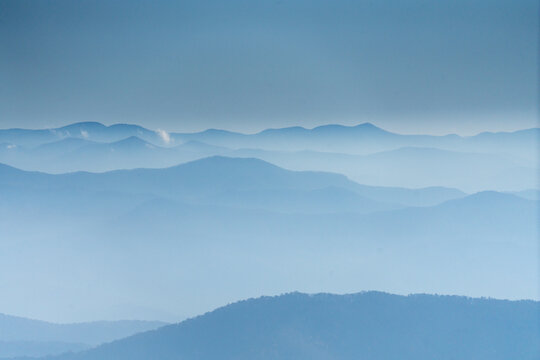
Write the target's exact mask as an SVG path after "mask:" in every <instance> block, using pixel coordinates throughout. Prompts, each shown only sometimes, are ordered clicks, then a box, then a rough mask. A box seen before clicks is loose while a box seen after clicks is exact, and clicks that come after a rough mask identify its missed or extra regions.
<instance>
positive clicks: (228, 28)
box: [0, 0, 539, 134]
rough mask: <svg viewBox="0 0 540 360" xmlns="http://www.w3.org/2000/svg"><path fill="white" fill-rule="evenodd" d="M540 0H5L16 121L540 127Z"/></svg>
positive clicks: (4, 53)
mask: <svg viewBox="0 0 540 360" xmlns="http://www.w3.org/2000/svg"><path fill="white" fill-rule="evenodd" d="M538 12H539V7H538V1H536V0H520V1H512V0H467V1H465V0H440V1H427V0H408V1H404V0H387V1H367V0H350V1H349V0H344V1H335V0H334V1H331V0H310V1H307V0H297V1H294V0H292V1H282V0H275V1H267V0H263V1H241V0H228V1H221V0H219V1H218V0H208V1H195V0H188V1H150V0H148V1H135V0H118V1H105V0H103V1H88V0H81V1H72V0H65V1H32V0H13V1H7V0H0V127H1V128H7V127H30V128H43V127H56V126H61V125H65V124H68V123H73V122H78V121H100V122H103V123H105V124H111V123H117V122H127V123H137V124H140V125H143V126H146V127H149V128H162V129H166V130H170V131H192V130H200V129H205V128H209V127H216V128H225V129H232V130H237V131H244V132H252V131H257V130H260V129H263V128H268V127H282V126H290V125H301V126H306V127H313V126H316V125H320V124H326V123H342V124H356V123H361V122H365V121H371V122H374V123H375V124H377V125H379V126H382V127H384V128H387V129H389V130H394V131H398V132H403V133H412V132H422V133H449V132H456V133H461V134H471V133H476V132H479V131H483V130H514V129H520V128H527V127H533V126H538V123H537V105H538V104H537V103H538V87H537V83H538V71H537V63H538V58H537V54H538V33H539V31H538V29H539V22H538Z"/></svg>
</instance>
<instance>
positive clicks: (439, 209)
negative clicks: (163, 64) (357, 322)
mask: <svg viewBox="0 0 540 360" xmlns="http://www.w3.org/2000/svg"><path fill="white" fill-rule="evenodd" d="M527 197H528V198H531V197H530V194H529V193H528V192H525V193H523V194H522V193H519V194H507V193H498V192H481V193H476V194H471V195H467V194H464V193H462V192H460V191H457V190H453V189H448V188H426V189H416V190H412V189H403V188H385V187H371V186H365V185H360V184H358V183H355V182H353V181H351V180H349V179H347V178H346V177H344V176H342V175H337V174H331V173H322V172H295V171H290V170H285V169H282V168H279V167H277V166H274V165H272V164H269V163H266V162H264V161H261V160H257V159H237V158H225V157H212V158H206V159H202V160H198V161H195V162H191V163H186V164H182V165H179V166H175V167H171V168H166V169H136V170H118V171H112V172H106V173H97V174H95V173H71V174H61V175H51V174H44V173H38V172H26V171H21V170H18V169H15V168H12V167H9V166H1V167H0V227H1V228H2V233H3V238H2V243H1V246H2V248H1V249H0V250H1V251H0V282H1V283H2V284H3V286H6V287H7V288H9V289H11V290H10V291H9V292H8V293H4V294H3V295H2V297H0V308H2V309H4V310H3V311H5V312H11V313H21V312H22V311H23V309H25V308H28V307H31V308H32V307H33V306H34V303H33V302H34V300H33V299H34V294H40V301H41V302H42V304H43V308H46V309H47V310H48V311H49V312H53V313H57V314H63V316H66V317H67V318H70V317H76V316H77V314H78V313H80V312H82V311H84V313H85V314H89V315H88V316H93V317H94V318H104V316H103V314H104V313H105V312H106V309H107V308H108V306H110V304H115V303H119V304H126V306H124V308H129V307H130V305H133V306H135V305H138V306H144V307H148V308H155V309H159V310H160V311H163V312H168V313H171V314H178V311H181V315H193V314H196V313H201V312H202V311H205V310H206V309H208V308H213V307H216V306H218V305H219V304H223V303H227V302H230V301H232V300H235V299H238V298H239V297H243V298H246V297H251V296H255V295H257V294H261V293H270V294H275V293H283V292H287V291H294V290H300V291H306V292H315V291H318V290H319V289H321V288H323V289H326V290H327V291H332V292H340V293H344V292H351V291H354V290H355V289H358V288H362V289H366V288H372V289H373V288H377V289H385V290H389V291H394V292H400V293H407V292H410V291H414V292H426V291H429V292H438V293H450V294H468V295H478V296H483V295H489V296H494V297H502V298H514V299H515V298H535V297H536V296H537V294H538V293H537V288H536V285H535V284H537V281H536V280H537V277H536V274H537V253H538V252H537V229H536V220H537V215H538V214H537V208H538V201H536V200H530V199H528V198H527ZM29 224H31V226H29ZM27 259H32V264H30V265H25V264H26V262H27ZM89 269H91V270H89ZM21 283H24V284H25V286H24V287H21V286H18V284H21ZM171 284H173V285H171ZM50 289H58V291H62V294H63V296H62V297H60V298H59V297H58V296H56V295H55V292H51V291H50ZM88 289H93V292H92V297H91V298H89V297H88ZM186 289H189V291H187V290H186ZM73 304H77V306H76V307H74V306H73ZM179 309H180V310H179ZM138 315H139V314H138V313H124V314H123V315H122V317H123V318H140V316H138ZM145 318H149V317H145Z"/></svg>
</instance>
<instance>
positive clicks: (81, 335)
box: [0, 314, 166, 358]
mask: <svg viewBox="0 0 540 360" xmlns="http://www.w3.org/2000/svg"><path fill="white" fill-rule="evenodd" d="M164 325H166V323H163V322H157V321H114V322H113V321H98V322H91V323H77V324H53V323H49V322H45V321H38V320H30V319H25V318H21V317H16V316H9V315H4V314H0V358H9V357H23V356H28V357H39V356H47V355H55V354H61V353H64V352H68V351H80V350H83V349H88V348H90V347H94V346H97V345H99V344H102V343H105V342H111V341H114V340H118V339H121V338H124V337H127V336H131V335H133V334H135V333H139V332H143V331H148V330H153V329H156V328H158V327H161V326H164Z"/></svg>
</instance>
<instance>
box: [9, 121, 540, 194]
mask: <svg viewBox="0 0 540 360" xmlns="http://www.w3.org/2000/svg"><path fill="white" fill-rule="evenodd" d="M538 136H539V129H529V130H522V131H517V132H512V133H482V134H479V135H476V136H470V137H460V136H457V135H448V136H427V135H400V134H395V133H391V132H388V131H385V130H383V129H380V128H378V127H376V126H374V125H372V124H368V123H366V124H361V125H358V126H353V127H347V126H339V125H328V126H321V127H317V128H314V129H304V128H299V127H298V128H284V129H271V130H265V131H262V132H260V133H257V134H252V135H246V134H240V133H234V132H228V131H223V130H207V131H204V132H199V133H191V134H180V133H171V134H168V133H166V132H164V131H152V130H148V129H145V128H142V127H139V126H135V125H123V124H118V125H112V126H109V127H107V126H104V125H102V124H99V123H78V124H73V125H69V126H66V127H62V128H57V129H49V130H24V129H10V130H0V162H1V163H5V164H9V165H12V166H15V167H18V168H22V169H26V170H39V171H45V172H53V173H62V172H69V171H78V170H85V171H107V170H114V169H129V168H140V167H153V168H159V167H167V166H172V165H176V164H178V163H181V162H186V161H191V160H196V159H200V158H203V157H207V156H211V155H224V156H232V157H256V158H260V159H263V160H266V161H269V162H272V163H274V164H276V165H279V166H283V167H286V168H289V169H293V170H320V171H332V172H339V173H342V174H345V175H347V176H349V177H350V178H352V179H353V180H356V181H359V182H361V183H364V184H378V185H385V186H406V187H426V186H447V187H456V188H460V189H462V190H465V191H479V190H505V191H518V190H519V191H522V190H528V189H533V188H536V187H537V186H538V184H537V177H536V170H537V169H536V167H537V162H538V159H537V157H536V154H537V150H538V149H537V139H538ZM463 174H467V176H463Z"/></svg>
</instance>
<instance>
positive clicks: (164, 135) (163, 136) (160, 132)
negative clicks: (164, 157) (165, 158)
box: [156, 129, 171, 144]
mask: <svg viewBox="0 0 540 360" xmlns="http://www.w3.org/2000/svg"><path fill="white" fill-rule="evenodd" d="M156 133H157V134H158V135H159V137H160V138H161V140H163V142H164V143H165V144H169V143H170V142H171V136H170V135H169V133H168V132H166V131H165V130H161V129H157V130H156Z"/></svg>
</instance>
